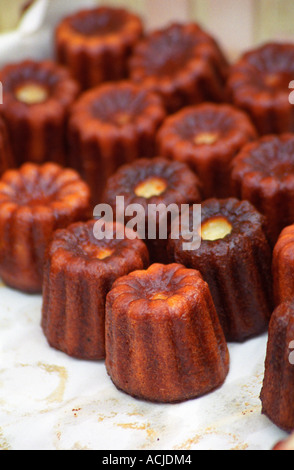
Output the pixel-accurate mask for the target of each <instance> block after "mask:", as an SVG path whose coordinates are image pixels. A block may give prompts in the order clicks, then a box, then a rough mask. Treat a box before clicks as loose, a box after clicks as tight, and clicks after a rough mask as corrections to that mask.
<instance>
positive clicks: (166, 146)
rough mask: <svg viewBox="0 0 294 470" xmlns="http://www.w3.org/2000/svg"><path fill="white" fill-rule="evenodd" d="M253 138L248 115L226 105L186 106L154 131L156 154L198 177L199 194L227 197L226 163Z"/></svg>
mask: <svg viewBox="0 0 294 470" xmlns="http://www.w3.org/2000/svg"><path fill="white" fill-rule="evenodd" d="M256 138H257V132H256V130H255V129H254V126H253V124H252V123H251V121H250V119H249V118H248V116H247V115H246V114H245V113H243V112H242V111H240V110H238V109H236V108H234V107H233V106H230V105H226V104H213V103H204V104H200V105H198V106H190V107H187V108H184V109H183V110H181V111H179V112H177V113H176V114H174V115H173V116H170V117H168V118H167V119H166V120H165V121H164V123H163V125H162V127H161V129H160V130H159V132H158V136H157V141H158V153H159V155H162V156H165V157H167V158H170V159H172V160H177V161H181V162H185V163H187V164H188V165H189V166H190V167H191V168H192V169H193V170H194V171H195V172H196V173H197V175H198V176H199V178H200V180H201V183H202V188H203V196H204V197H205V198H209V197H213V196H215V197H228V196H230V163H231V161H232V159H233V158H234V157H235V156H236V154H237V153H238V152H239V151H240V150H241V148H242V147H243V146H244V145H245V144H246V143H248V142H250V141H252V140H254V139H256Z"/></svg>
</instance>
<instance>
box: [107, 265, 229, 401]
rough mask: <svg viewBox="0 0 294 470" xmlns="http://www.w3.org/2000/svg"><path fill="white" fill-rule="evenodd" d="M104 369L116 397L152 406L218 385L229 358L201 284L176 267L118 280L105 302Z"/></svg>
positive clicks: (191, 272) (191, 273)
mask: <svg viewBox="0 0 294 470" xmlns="http://www.w3.org/2000/svg"><path fill="white" fill-rule="evenodd" d="M106 368H107V371H108V374H109V375H110V377H111V379H112V381H113V382H114V384H115V385H116V386H117V387H118V388H119V389H121V390H123V391H124V392H126V393H128V394H130V395H132V396H134V397H137V398H142V399H145V400H148V401H153V402H178V401H183V400H187V399H190V398H196V397H198V396H200V395H203V394H205V393H208V392H210V391H212V390H213V389H215V388H217V387H218V386H220V385H221V384H222V383H223V382H224V380H225V378H226V375H227V373H228V369H229V354H228V349H227V345H226V342H225V339H224V336H223V332H222V329H221V327H220V324H219V320H218V317H217V314H216V312H215V308H214V305H213V302H212V299H211V295H210V292H209V289H208V286H207V284H206V283H205V282H204V281H203V279H202V278H201V276H200V274H199V273H198V272H197V271H194V270H187V269H185V268H184V267H183V266H181V265H178V264H173V265H168V266H164V265H159V264H154V265H152V266H151V267H150V268H149V269H148V270H147V271H136V272H133V273H131V274H130V275H129V276H125V277H122V278H120V279H118V280H117V281H116V282H115V284H114V286H113V288H112V290H111V291H110V293H109V294H108V296H107V304H106Z"/></svg>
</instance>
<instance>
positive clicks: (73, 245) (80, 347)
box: [42, 220, 149, 360]
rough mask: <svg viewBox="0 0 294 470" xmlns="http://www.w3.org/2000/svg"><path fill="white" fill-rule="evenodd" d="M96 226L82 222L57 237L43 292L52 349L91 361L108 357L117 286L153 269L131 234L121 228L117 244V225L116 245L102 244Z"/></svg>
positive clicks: (113, 242) (45, 326)
mask: <svg viewBox="0 0 294 470" xmlns="http://www.w3.org/2000/svg"><path fill="white" fill-rule="evenodd" d="M95 224H96V221H94V220H90V221H88V222H84V223H83V222H78V223H75V224H72V225H70V226H69V227H68V228H66V229H63V230H58V231H56V232H55V234H54V238H53V241H52V243H51V244H50V247H49V249H48V256H47V259H46V264H45V274H44V289H43V307H42V328H43V331H44V334H45V336H46V338H47V340H48V343H49V344H50V346H52V347H54V348H56V349H58V350H61V351H63V352H64V353H66V354H68V355H69V356H73V357H76V358H79V359H87V360H99V359H104V357H105V301H106V295H107V293H108V292H109V290H110V289H111V287H112V284H113V282H114V281H115V280H116V279H117V278H119V277H121V276H124V275H126V274H128V273H130V272H131V271H133V270H136V269H144V268H146V267H147V266H148V263H149V258H148V251H147V248H146V246H145V244H144V243H143V242H142V241H140V240H138V239H136V238H135V239H133V234H132V235H131V236H130V235H129V233H130V231H128V230H126V229H124V228H123V227H120V230H121V229H123V234H124V238H123V239H117V237H116V235H117V233H118V226H117V225H114V227H113V233H111V236H112V237H113V239H112V238H110V235H109V238H107V237H106V238H104V239H100V237H99V236H98V233H96V231H95ZM106 230H108V228H107V227H106ZM101 238H102V237H101Z"/></svg>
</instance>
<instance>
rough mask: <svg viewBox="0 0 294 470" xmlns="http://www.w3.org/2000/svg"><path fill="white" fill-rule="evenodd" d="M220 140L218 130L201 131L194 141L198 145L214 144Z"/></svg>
mask: <svg viewBox="0 0 294 470" xmlns="http://www.w3.org/2000/svg"><path fill="white" fill-rule="evenodd" d="M217 140H218V133H217V132H201V133H200V134H197V135H196V137H195V139H194V142H195V144H196V145H212V144H214V143H215V142H216V141H217Z"/></svg>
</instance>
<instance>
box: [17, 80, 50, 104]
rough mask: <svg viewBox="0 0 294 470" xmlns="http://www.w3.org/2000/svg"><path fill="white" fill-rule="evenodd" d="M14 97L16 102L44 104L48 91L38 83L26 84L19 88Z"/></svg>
mask: <svg viewBox="0 0 294 470" xmlns="http://www.w3.org/2000/svg"><path fill="white" fill-rule="evenodd" d="M15 96H16V98H17V99H18V101H22V102H23V103H26V104H37V103H44V101H46V100H47V98H48V90H47V88H46V87H44V86H42V85H39V84H38V83H28V84H26V85H22V86H21V87H19V88H18V89H17V90H16V92H15Z"/></svg>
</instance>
